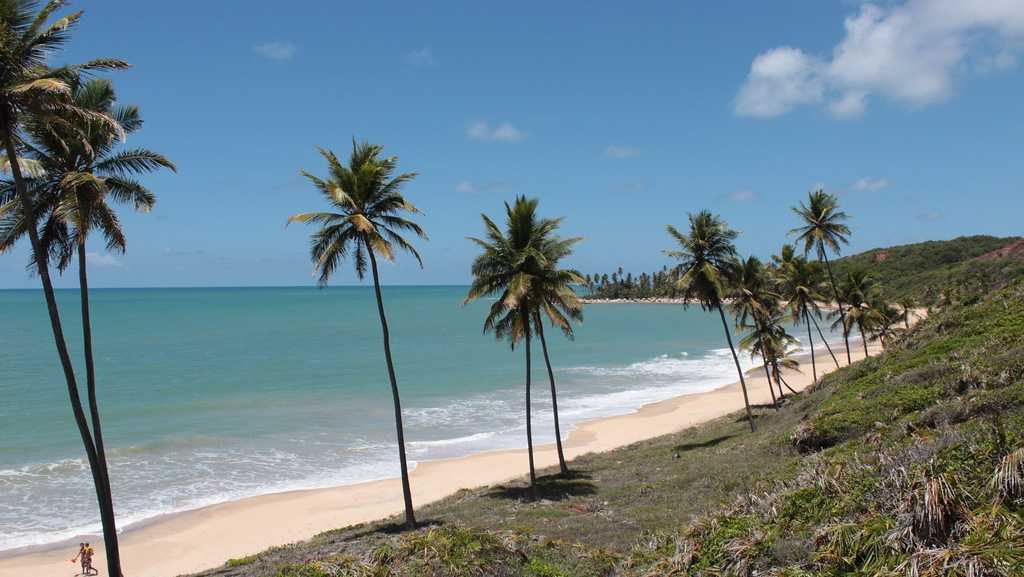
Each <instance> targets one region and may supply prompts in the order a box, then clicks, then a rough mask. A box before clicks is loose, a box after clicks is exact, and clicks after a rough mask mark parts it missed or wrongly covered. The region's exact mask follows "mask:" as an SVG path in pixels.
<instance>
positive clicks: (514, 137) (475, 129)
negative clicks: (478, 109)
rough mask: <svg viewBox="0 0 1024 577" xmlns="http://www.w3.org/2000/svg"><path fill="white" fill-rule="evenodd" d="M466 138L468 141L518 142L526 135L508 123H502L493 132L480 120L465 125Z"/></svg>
mask: <svg viewBox="0 0 1024 577" xmlns="http://www.w3.org/2000/svg"><path fill="white" fill-rule="evenodd" d="M466 137H467V138H469V139H470V140H504V141H505V142H518V141H520V140H522V139H524V138H526V134H524V133H523V132H522V131H520V130H519V129H518V128H516V127H515V126H512V125H511V124H509V123H507V122H506V123H503V124H501V125H500V126H498V127H497V128H495V129H494V130H491V127H490V126H489V125H488V124H487V123H486V122H484V121H482V120H471V121H469V122H467V123H466Z"/></svg>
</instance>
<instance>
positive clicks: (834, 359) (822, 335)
mask: <svg viewBox="0 0 1024 577" xmlns="http://www.w3.org/2000/svg"><path fill="white" fill-rule="evenodd" d="M811 320H812V321H814V328H815V329H816V330H817V331H818V336H819V337H821V342H823V343H825V349H827V350H828V354H829V356H831V357H832V362H834V363H835V364H836V368H837V369H838V368H839V359H837V358H836V354H835V353H834V352H832V346H831V345H829V344H828V339H826V338H825V335H824V333H822V332H821V326H820V325H818V321H817V320H815V319H814V317H811Z"/></svg>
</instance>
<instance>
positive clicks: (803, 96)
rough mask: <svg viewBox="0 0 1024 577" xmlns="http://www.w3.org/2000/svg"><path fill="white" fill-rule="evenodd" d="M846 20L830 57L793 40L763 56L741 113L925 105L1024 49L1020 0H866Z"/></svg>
mask: <svg viewBox="0 0 1024 577" xmlns="http://www.w3.org/2000/svg"><path fill="white" fill-rule="evenodd" d="M844 26H845V29H846V36H845V37H844V38H843V40H842V41H841V42H840V43H839V44H838V45H836V46H835V48H834V49H833V50H832V55H831V59H829V58H822V57H818V56H813V55H808V54H805V53H804V52H802V51H801V50H800V49H798V48H792V47H788V46H783V47H779V48H773V49H771V50H769V51H767V52H765V53H764V54H761V55H758V56H757V57H756V58H755V59H754V62H753V64H752V65H751V68H750V74H749V75H748V76H747V80H746V82H745V83H744V84H743V86H742V87H741V88H740V91H739V93H738V94H737V96H736V100H735V103H734V105H735V107H734V112H735V113H736V114H737V115H740V116H760V117H772V116H779V115H781V114H785V113H786V112H789V111H791V110H793V109H794V108H796V107H797V106H801V105H807V104H820V103H824V104H825V105H826V106H827V108H828V110H829V111H830V112H831V113H832V114H833V115H834V116H836V117H839V118H854V117H857V116H860V115H862V114H864V112H865V111H866V110H867V106H868V102H869V101H870V99H871V98H872V97H875V96H878V97H882V98H885V99H887V100H890V101H892V102H897V103H900V104H903V105H904V106H907V107H909V108H920V107H922V106H927V105H929V104H935V103H937V102H942V101H944V100H946V99H948V98H949V97H950V96H951V95H952V93H953V89H954V81H955V75H957V74H965V73H968V72H975V73H989V72H992V71H998V70H1006V69H1008V68H1011V67H1013V66H1016V63H1017V55H1018V54H1020V53H1022V52H1024V3H1022V2H1020V0H970V1H966V0H906V1H905V2H903V3H901V4H896V5H893V4H891V3H886V4H885V5H884V6H883V5H878V4H872V3H865V4H862V5H861V6H860V9H859V11H858V12H856V13H854V14H851V15H849V16H847V18H846V21H845V23H844Z"/></svg>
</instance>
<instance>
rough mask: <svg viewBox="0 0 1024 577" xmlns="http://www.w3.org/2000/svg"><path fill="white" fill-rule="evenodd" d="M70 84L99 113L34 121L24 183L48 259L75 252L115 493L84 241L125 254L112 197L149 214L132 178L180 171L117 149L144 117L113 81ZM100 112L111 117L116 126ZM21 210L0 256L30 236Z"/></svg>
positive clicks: (94, 415) (11, 217)
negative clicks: (124, 101) (95, 234)
mask: <svg viewBox="0 0 1024 577" xmlns="http://www.w3.org/2000/svg"><path fill="white" fill-rule="evenodd" d="M67 83H68V87H69V90H70V104H71V105H72V106H74V107H76V108H78V109H80V110H86V111H90V112H92V113H95V115H96V116H90V117H82V116H81V115H77V114H76V115H72V116H70V117H68V118H64V119H60V120H61V122H58V123H56V124H54V123H53V122H50V121H44V120H41V119H36V120H34V121H30V122H28V123H27V124H26V128H27V133H28V134H29V135H30V136H31V140H30V141H29V142H25V143H23V145H22V149H23V151H24V154H25V156H26V158H27V159H28V160H30V161H31V162H32V165H33V167H34V169H35V171H36V172H37V176H36V177H32V178H29V179H27V182H26V184H27V185H29V187H30V188H31V189H32V190H33V191H35V193H36V200H37V203H36V210H37V211H38V212H37V217H44V218H45V222H44V224H43V225H42V232H41V234H40V240H41V241H42V246H43V247H44V251H45V252H46V253H47V255H48V256H47V258H48V259H52V260H53V262H54V263H55V265H56V267H57V269H58V270H60V271H64V270H65V269H66V268H67V267H68V265H70V263H71V262H72V260H73V259H74V258H75V255H76V254H77V260H78V276H79V293H80V295H81V307H82V334H83V352H84V358H85V371H86V391H87V392H86V394H87V398H88V404H89V412H90V419H91V424H92V435H93V442H94V444H95V447H96V456H97V460H98V467H99V472H100V474H101V476H102V477H103V478H104V479H105V481H104V485H106V486H107V490H108V491H109V474H108V471H107V463H106V455H105V451H104V444H103V433H102V427H101V422H100V412H99V404H98V401H97V396H96V371H95V363H94V359H93V351H92V324H91V318H90V309H89V282H88V271H87V259H86V239H87V238H88V236H89V234H90V233H91V232H92V231H94V230H98V231H99V232H100V233H101V234H102V235H103V236H104V237H105V238H106V240H107V249H108V250H116V251H120V252H122V253H123V252H124V251H125V236H124V232H123V231H122V230H121V225H120V219H118V217H117V214H116V213H115V212H114V211H113V209H112V208H111V207H110V206H109V205H108V204H107V200H112V201H116V202H120V203H128V204H132V205H134V207H135V209H136V210H141V211H146V212H148V211H149V210H150V208H151V207H152V205H153V203H154V202H155V197H154V196H153V194H152V193H151V192H150V191H149V190H148V189H146V188H145V187H144V186H142V185H141V184H140V183H139V182H138V181H136V180H134V179H132V178H130V176H131V175H132V174H133V173H138V172H151V171H154V170H157V169H159V168H162V167H166V168H170V169H172V170H175V167H174V165H173V164H172V163H171V162H170V161H168V160H167V159H166V158H164V157H163V156H162V155H160V154H157V153H155V152H151V151H149V150H146V149H136V150H130V151H122V152H118V153H115V152H114V150H115V148H116V147H117V144H118V142H119V140H120V138H119V136H120V135H121V134H130V133H133V132H136V131H138V130H139V129H140V128H141V127H142V119H141V117H140V116H139V111H138V108H137V107H135V106H120V105H115V102H116V97H115V95H114V89H113V87H112V85H111V83H110V81H109V80H105V79H102V80H90V81H83V79H82V78H81V76H80V75H78V74H71V75H69V77H68V78H67ZM100 115H105V116H107V117H109V118H111V119H113V121H114V122H115V123H116V124H111V123H110V121H109V120H107V119H103V118H101V116H100ZM0 186H2V187H3V191H4V193H7V194H6V195H9V193H10V192H12V189H13V188H14V187H13V183H11V182H9V181H8V182H5V183H3V184H2V185H0ZM23 209H24V206H23V204H22V203H21V202H20V201H18V200H12V201H11V202H9V203H7V204H6V205H4V206H3V207H2V208H0V214H2V216H3V221H2V223H0V251H3V250H6V249H8V248H10V247H11V246H12V245H13V244H14V242H15V241H16V240H17V239H18V238H20V237H21V236H23V235H24V233H25V232H26V231H27V222H26V219H25V218H24V210H23ZM111 514H112V511H111Z"/></svg>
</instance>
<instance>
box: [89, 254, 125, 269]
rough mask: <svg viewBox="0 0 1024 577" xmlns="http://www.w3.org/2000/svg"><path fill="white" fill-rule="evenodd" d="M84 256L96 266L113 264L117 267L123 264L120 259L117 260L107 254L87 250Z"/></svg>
mask: <svg viewBox="0 0 1024 577" xmlns="http://www.w3.org/2000/svg"><path fill="white" fill-rule="evenodd" d="M85 258H86V259H87V260H88V261H89V263H90V264H94V265H96V266H113V267H118V268H120V267H122V266H124V265H123V264H121V261H119V260H117V259H116V258H114V257H113V256H111V255H109V254H99V253H95V252H87V253H85Z"/></svg>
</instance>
